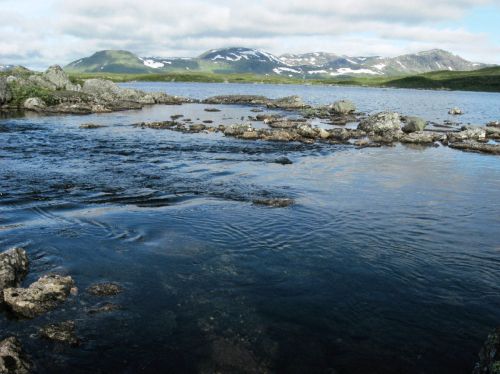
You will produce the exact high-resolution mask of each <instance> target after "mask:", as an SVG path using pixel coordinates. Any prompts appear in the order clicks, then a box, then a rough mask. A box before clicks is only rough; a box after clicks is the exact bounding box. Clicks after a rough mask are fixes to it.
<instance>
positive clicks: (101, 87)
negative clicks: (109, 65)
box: [82, 78, 120, 101]
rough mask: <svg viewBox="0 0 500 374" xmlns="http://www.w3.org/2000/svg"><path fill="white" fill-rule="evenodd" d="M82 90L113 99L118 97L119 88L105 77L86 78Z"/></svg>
mask: <svg viewBox="0 0 500 374" xmlns="http://www.w3.org/2000/svg"><path fill="white" fill-rule="evenodd" d="M82 92H84V93H86V94H90V95H96V96H99V97H104V98H107V99H109V101H113V100H116V99H118V97H119V95H120V88H119V87H118V86H117V85H116V84H114V83H113V82H111V81H109V80H106V79H100V78H97V79H87V80H86V81H85V83H84V84H83V87H82Z"/></svg>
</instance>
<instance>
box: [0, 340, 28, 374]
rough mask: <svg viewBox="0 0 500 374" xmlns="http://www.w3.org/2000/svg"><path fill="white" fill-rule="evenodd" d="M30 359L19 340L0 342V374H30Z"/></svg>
mask: <svg viewBox="0 0 500 374" xmlns="http://www.w3.org/2000/svg"><path fill="white" fill-rule="evenodd" d="M31 369H32V364H31V362H30V358H29V356H28V354H27V353H26V351H25V350H24V348H23V345H22V344H21V342H20V341H19V339H17V338H14V337H11V338H7V339H5V340H4V341H2V342H0V373H5V374H30V373H31V372H32V371H31Z"/></svg>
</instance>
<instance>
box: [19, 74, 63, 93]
mask: <svg viewBox="0 0 500 374" xmlns="http://www.w3.org/2000/svg"><path fill="white" fill-rule="evenodd" d="M18 83H19V84H21V85H25V86H37V87H41V88H45V89H46V90H51V91H55V90H56V85H55V84H53V83H51V82H49V81H46V80H45V79H43V78H42V77H39V76H38V75H30V76H29V77H28V79H27V80H23V79H19V80H18Z"/></svg>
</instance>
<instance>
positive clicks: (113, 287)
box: [89, 282, 123, 296]
mask: <svg viewBox="0 0 500 374" xmlns="http://www.w3.org/2000/svg"><path fill="white" fill-rule="evenodd" d="M89 292H90V293H91V294H92V295H94V296H113V295H118V294H120V293H122V292H123V288H122V286H120V285H119V284H116V283H112V282H107V283H96V284H93V285H92V286H90V288H89Z"/></svg>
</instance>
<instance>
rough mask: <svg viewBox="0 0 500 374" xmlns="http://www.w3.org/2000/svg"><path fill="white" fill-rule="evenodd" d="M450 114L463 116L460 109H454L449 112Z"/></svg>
mask: <svg viewBox="0 0 500 374" xmlns="http://www.w3.org/2000/svg"><path fill="white" fill-rule="evenodd" d="M448 114H452V115H459V114H463V113H462V111H461V110H460V108H457V107H455V108H452V109H450V110H449V111H448Z"/></svg>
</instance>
